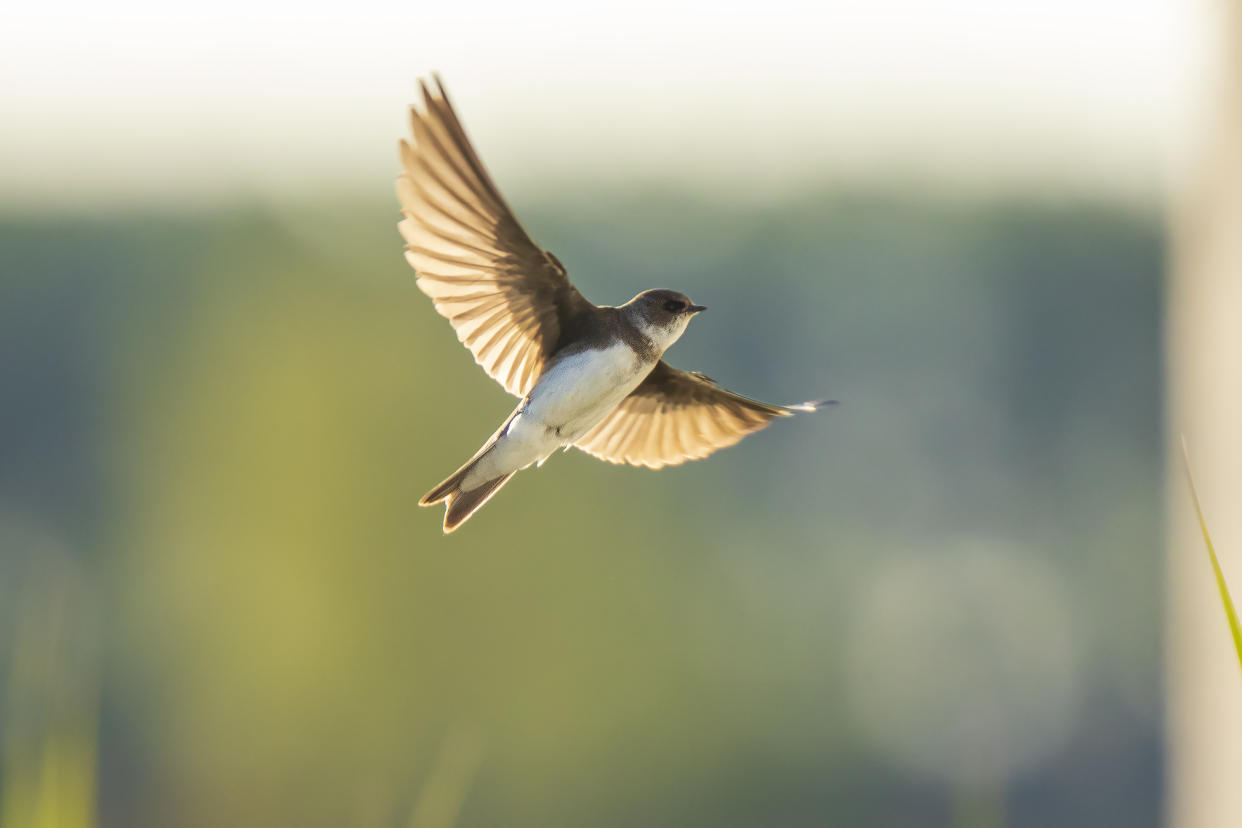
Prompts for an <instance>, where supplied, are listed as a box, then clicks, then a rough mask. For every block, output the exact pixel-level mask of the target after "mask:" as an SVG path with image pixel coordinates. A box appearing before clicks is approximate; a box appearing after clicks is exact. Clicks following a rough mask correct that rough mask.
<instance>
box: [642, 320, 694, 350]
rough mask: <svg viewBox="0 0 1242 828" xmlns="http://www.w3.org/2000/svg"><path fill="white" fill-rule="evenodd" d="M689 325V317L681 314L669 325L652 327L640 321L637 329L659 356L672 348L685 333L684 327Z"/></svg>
mask: <svg viewBox="0 0 1242 828" xmlns="http://www.w3.org/2000/svg"><path fill="white" fill-rule="evenodd" d="M689 324H690V316H689V315H688V314H683V315H681V316H678V317H677V318H676V319H674V320H673V323H672V324H671V325H667V326H665V325H653V324H651V323H649V322H648V321H647V320H645V319H640V320H639V323H638V329H639V330H640V331H642V333H643V335H644V336H646V337H647V338H648V339H650V340H651V342H652V344H654V345H655V347H656V350H658V351H659V352H660V353H661V354H663V353H664V352H665V351H667V350H668V349H669V348H671V347H672V346H673V343H674V342H676V341H677V340H678V339H681V335H682V334H683V333H685V332H686V326H687V325H689Z"/></svg>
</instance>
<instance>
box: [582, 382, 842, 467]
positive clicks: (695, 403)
mask: <svg viewBox="0 0 1242 828" xmlns="http://www.w3.org/2000/svg"><path fill="white" fill-rule="evenodd" d="M830 404H831V402H829V401H825V402H813V403H802V404H801V405H789V406H786V405H768V404H767V403H761V402H759V401H758V400H752V399H748V398H746V397H742V396H739V395H737V394H734V393H733V392H732V391H726V390H725V389H723V388H721V387H720V386H719V385H717V384H716V383H715V382H713V381H712V380H711V379H709V378H707V377H705V376H703V375H702V374H692V373H689V372H686V371H679V370H677V369H676V368H673V367H672V366H670V365H669V364H668V363H666V362H665V361H664V360H660V362H659V363H658V364H657V365H656V367H655V370H653V371H652V372H651V373H650V374H649V375H648V376H647V379H645V380H643V382H642V384H641V385H639V386H638V388H636V389H634V391H633V393H631V394H630V395H629V396H628V397H626V398H625V399H624V400H622V401H621V404H620V405H619V406H617V408H616V409H615V410H614V411H613V412H612V413H611V414H609V415H608V416H607V417H605V418H604V420H603V422H601V423H600V424H599V425H597V426H595V428H593V429H591V430H590V431H588V432H587V433H586V435H585V436H583V438H582V439H581V440H579V441H578V442H577V443H575V444H574V445H575V446H577V447H578V448H580V449H582V450H583V451H585V452H586V453H588V454H593V455H595V456H596V457H598V458H599V459H601V460H607V461H608V462H609V463H629V464H630V465H633V466H647V467H648V468H652V469H658V468H660V467H662V466H676V465H677V464H679V463H684V462H686V461H687V460H698V459H700V458H703V457H706V456H707V455H709V454H711V453H712V452H713V451H715V450H716V449H722V448H725V447H726V446H731V445H733V444H734V443H736V442H738V441H739V440H741V439H742V438H743V437H745V436H746V435H747V434H750V433H751V432H754V431H758V430H759V429H761V428H763V427H764V426H766V425H767V424H768V423H769V422H771V421H772V420H773V419H775V418H776V417H790V416H793V414H795V413H797V412H799V411H815V410H817V409H819V408H822V407H823V406H825V405H830Z"/></svg>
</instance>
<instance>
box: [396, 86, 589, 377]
mask: <svg viewBox="0 0 1242 828" xmlns="http://www.w3.org/2000/svg"><path fill="white" fill-rule="evenodd" d="M420 84H421V88H422V106H421V108H420V107H417V106H412V107H410V133H411V135H412V137H413V142H409V141H404V140H403V141H401V142H400V145H399V147H398V154H399V157H400V160H401V168H402V172H401V175H400V176H399V177H398V179H397V198H398V199H399V200H400V202H401V212H402V220H401V221H400V222H399V223H398V228H399V229H400V231H401V235H402V237H403V238H404V239H405V242H406V251H405V257H406V260H407V261H408V262H409V263H410V266H411V267H413V268H414V271H415V274H416V275H417V282H418V287H419V289H420V290H422V292H423V293H425V294H427V296H429V297H430V298H431V300H432V302H433V303H434V305H435V308H436V311H437V312H438V313H439V314H440V315H441V316H444V317H446V318H447V319H448V320H449V323H450V324H451V325H452V326H453V328H454V329H455V330H456V332H457V338H458V339H459V340H461V342H462V343H463V344H464V345H465V346H466V347H467V348H468V349H469V350H470V352H471V354H473V355H474V359H475V361H476V362H478V363H479V365H481V366H482V367H483V369H484V370H485V371H487V373H488V375H489V376H491V377H492V378H493V379H495V380H496V381H497V382H499V383H500V384H501V385H503V386H504V387H505V390H506V391H508V392H509V393H510V394H513V395H515V396H519V397H521V396H525V395H526V393H527V392H528V391H529V390H530V388H531V386H533V385H534V383H535V381H536V380H537V379H538V377H539V374H540V373H541V372H542V370H543V366H544V364H545V362H546V360H547V358H548V357H549V356H551V355H552V354H553V353H555V352H556V349H557V348H558V347H559V345H560V344H561V342H562V338H563V336H564V335H565V333H566V330H567V329H568V328H571V327H573V326H574V325H575V324H577V323H578V322H580V321H581V319H582V318H583V317H585V316H587V315H590V314H592V313H593V312H595V311H596V310H597V309H596V308H595V306H594V305H592V304H591V303H590V302H588V301H587V300H586V299H585V298H583V296H582V294H581V293H579V292H578V290H577V289H576V288H575V287H574V286H573V285H572V284H571V283H570V281H569V277H568V276H567V274H566V273H565V269H564V268H563V267H562V266H561V264H560V262H559V261H557V259H556V257H554V256H553V255H552V254H550V253H548V252H546V251H544V250H542V249H541V248H540V247H539V246H538V245H536V244H535V243H534V242H533V241H532V240H531V238H530V236H529V235H527V233H526V231H525V230H523V229H522V226H521V225H520V224H519V223H518V220H517V218H516V217H515V216H514V215H513V212H512V211H511V210H510V209H509V206H508V205H507V204H506V203H505V200H504V198H503V197H501V195H500V191H499V190H498V189H497V188H496V185H495V184H494V183H493V182H492V179H491V176H490V175H488V173H487V170H486V169H485V168H484V166H483V162H482V161H480V160H479V157H478V155H477V154H476V153H475V151H474V148H473V146H472V145H471V143H470V139H469V138H468V137H467V136H466V132H465V130H464V129H463V128H462V126H461V122H460V121H459V120H458V118H457V114H456V113H455V112H454V111H453V105H452V103H451V102H450V101H449V98H448V95H447V94H446V93H445V91H444V86H443V84H441V83H440V81H439V78H436V79H435V84H434V87H433V86H430V85H428V84H427V83H426V82H420Z"/></svg>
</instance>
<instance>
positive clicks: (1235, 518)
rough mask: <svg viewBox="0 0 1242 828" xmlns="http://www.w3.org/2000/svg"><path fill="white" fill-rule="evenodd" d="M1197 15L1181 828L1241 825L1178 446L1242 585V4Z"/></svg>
mask: <svg viewBox="0 0 1242 828" xmlns="http://www.w3.org/2000/svg"><path fill="white" fill-rule="evenodd" d="M1200 2H1201V3H1202V4H1203V5H1202V10H1203V12H1204V14H1205V15H1206V16H1207V17H1208V18H1210V24H1209V25H1207V26H1205V29H1204V31H1205V33H1209V34H1210V35H1211V36H1212V37H1215V38H1217V40H1216V42H1215V43H1213V44H1212V46H1214V47H1215V48H1216V50H1217V51H1215V52H1214V54H1213V57H1214V58H1216V59H1215V60H1214V61H1212V63H1211V67H1212V70H1211V72H1210V76H1209V77H1207V78H1205V79H1204V80H1205V84H1204V86H1203V88H1202V89H1201V90H1200V91H1201V93H1202V100H1201V102H1200V103H1201V104H1202V106H1201V109H1200V112H1199V113H1198V115H1199V117H1198V118H1197V124H1196V125H1195V128H1194V129H1193V130H1192V132H1193V137H1192V138H1191V141H1190V143H1189V145H1188V146H1189V147H1190V149H1191V151H1190V153H1189V154H1188V156H1187V158H1186V159H1185V161H1186V163H1184V164H1182V165H1180V166H1181V169H1182V172H1181V174H1180V176H1179V177H1178V180H1177V182H1176V187H1175V191H1174V193H1173V196H1174V198H1173V202H1172V203H1173V207H1172V210H1171V211H1170V223H1171V227H1170V229H1171V233H1170V237H1171V240H1172V255H1171V260H1170V264H1171V278H1170V282H1169V293H1168V300H1169V301H1168V319H1167V327H1166V336H1167V340H1166V349H1167V357H1168V361H1167V365H1168V372H1169V374H1168V393H1169V405H1168V414H1169V418H1170V423H1169V425H1170V428H1169V429H1168V432H1167V433H1168V434H1171V435H1174V436H1173V437H1170V438H1169V439H1168V440H1167V455H1166V457H1167V462H1166V466H1165V468H1166V470H1167V471H1166V479H1167V481H1168V486H1167V491H1168V502H1169V514H1170V518H1171V519H1170V527H1169V562H1168V575H1169V579H1168V607H1167V618H1168V630H1167V635H1166V647H1167V668H1166V669H1167V682H1168V700H1169V706H1168V744H1169V771H1168V779H1169V798H1168V802H1169V811H1168V818H1169V819H1168V822H1169V824H1170V825H1173V826H1177V827H1178V828H1216V827H1217V826H1222V825H1242V681H1240V680H1239V677H1238V667H1237V660H1236V656H1235V655H1234V652H1233V645H1232V643H1231V640H1230V635H1229V629H1228V627H1227V625H1226V621H1225V617H1224V612H1223V610H1222V608H1221V604H1220V600H1219V599H1218V597H1217V593H1216V586H1215V583H1214V581H1213V578H1212V570H1211V567H1210V565H1209V562H1208V560H1207V557H1206V552H1205V550H1204V548H1203V538H1202V536H1201V535H1200V534H1199V529H1198V525H1197V523H1196V521H1195V518H1194V515H1193V511H1192V505H1191V501H1190V496H1189V494H1188V493H1187V491H1186V484H1185V481H1184V475H1183V474H1182V473H1181V462H1180V458H1179V456H1178V453H1179V452H1180V446H1179V444H1178V441H1177V440H1176V437H1175V435H1176V434H1177V433H1178V432H1179V431H1180V432H1183V433H1184V434H1185V435H1186V439H1187V441H1188V443H1189V446H1190V455H1191V457H1192V459H1193V462H1194V469H1195V476H1196V478H1197V480H1198V483H1199V486H1200V495H1201V497H1202V498H1203V508H1204V511H1205V513H1206V515H1207V520H1208V522H1209V525H1210V526H1211V528H1212V537H1213V540H1214V541H1215V544H1216V549H1217V552H1218V553H1219V555H1220V559H1221V567H1222V569H1223V570H1224V574H1225V578H1226V579H1227V580H1228V581H1229V583H1230V585H1234V584H1239V583H1242V509H1239V508H1238V502H1239V498H1240V497H1242V0H1200ZM1234 589H1235V594H1236V589H1237V587H1236V586H1235V587H1234Z"/></svg>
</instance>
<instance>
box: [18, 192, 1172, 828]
mask: <svg viewBox="0 0 1242 828" xmlns="http://www.w3.org/2000/svg"><path fill="white" fill-rule="evenodd" d="M519 207H520V209H519V212H520V213H521V214H522V215H523V217H524V219H525V221H526V222H527V225H528V228H529V229H530V230H531V232H532V235H534V237H535V238H536V239H538V240H539V241H540V242H541V243H542V244H544V245H545V246H547V247H548V248H549V249H551V250H553V251H554V252H556V253H557V254H558V256H559V257H560V258H561V259H562V260H563V261H564V262H565V263H566V265H567V266H568V268H569V270H570V272H571V274H572V276H573V278H574V280H575V282H576V283H577V284H578V285H579V287H580V288H581V289H582V290H583V292H584V293H585V294H586V295H587V296H588V297H589V298H591V299H593V300H594V301H597V302H602V303H609V304H612V303H617V302H623V301H625V300H627V299H628V298H629V297H630V296H632V295H633V294H634V293H637V292H638V291H640V290H643V289H646V288H650V287H671V288H675V289H679V290H682V291H684V292H686V293H687V294H689V295H690V296H692V297H693V298H694V299H695V300H696V301H699V302H702V303H703V304H706V305H709V306H711V308H712V310H711V312H710V313H709V314H706V315H704V316H703V317H700V318H699V319H698V320H696V322H695V324H694V325H693V326H692V327H691V330H690V331H689V333H688V334H687V336H686V337H685V338H684V340H683V341H682V342H681V343H679V344H678V345H677V346H676V347H675V348H674V350H673V351H672V352H670V354H669V360H670V361H671V362H672V363H673V364H675V365H677V366H679V367H683V368H687V369H693V370H699V371H703V372H705V373H707V374H709V375H711V376H713V377H714V378H716V379H717V380H718V381H720V382H721V383H722V384H723V385H725V386H726V387H729V388H731V389H735V390H737V391H739V392H741V393H745V394H749V395H754V396H756V397H759V398H762V399H771V400H773V401H777V402H781V401H784V402H792V401H797V400H802V399H807V398H814V397H820V396H824V397H833V398H836V399H838V400H840V401H841V402H842V405H841V406H840V407H838V408H837V409H836V410H833V411H831V412H830V413H826V414H823V415H819V416H816V417H801V418H797V419H795V420H792V421H788V422H782V423H778V424H776V425H775V426H774V427H773V428H771V429H769V430H768V431H765V432H764V433H762V434H760V435H757V436H755V437H752V438H750V439H748V440H746V441H744V442H743V443H742V444H740V445H739V446H737V447H736V448H733V449H730V450H727V451H724V452H722V453H720V454H718V455H716V456H713V457H712V458H710V459H708V460H706V461H702V462H698V463H693V464H689V465H687V466H685V467H680V468H675V469H669V470H665V471H661V472H659V473H653V472H650V471H647V470H642V469H630V468H618V467H613V466H608V465H605V464H602V463H599V462H598V461H595V460H593V459H591V458H589V457H587V456H585V455H582V454H580V453H578V452H569V453H568V454H565V455H558V456H556V457H554V458H552V460H551V461H550V462H549V463H548V464H547V465H546V466H545V467H544V468H543V469H541V470H538V471H534V470H532V471H528V472H525V473H523V474H522V475H520V476H519V477H518V478H517V479H516V481H515V482H514V483H512V484H511V485H510V486H508V487H507V488H506V489H505V490H504V491H503V492H502V493H501V494H500V495H499V496H498V497H497V498H496V499H495V500H494V501H492V503H490V504H489V505H488V506H487V508H486V509H484V510H483V511H482V512H481V513H480V514H479V515H478V516H476V518H475V519H474V520H472V521H471V523H470V524H469V525H468V526H466V527H465V528H464V529H463V530H462V531H460V532H459V533H457V534H456V535H453V536H451V537H447V538H446V537H443V536H441V534H440V529H439V525H440V516H439V514H438V511H432V510H420V509H418V508H417V506H416V505H415V504H416V501H417V499H418V496H419V495H420V494H422V492H423V491H425V490H426V489H427V488H428V487H430V486H431V485H432V484H434V483H435V482H437V481H438V480H440V479H441V478H442V477H443V476H444V475H445V474H447V473H448V472H450V471H452V469H454V468H455V467H456V466H457V465H458V464H459V463H460V462H461V461H462V460H464V459H465V458H466V457H468V456H469V455H470V454H471V453H472V452H473V451H474V450H475V448H477V446H478V445H479V444H480V443H481V442H482V440H484V439H485V438H486V437H487V435H488V434H489V433H491V431H492V429H493V428H494V427H495V426H496V424H497V423H499V422H500V420H501V419H502V418H503V417H504V416H505V414H506V413H507V412H508V411H509V409H510V408H511V405H512V400H511V399H509V398H507V397H506V396H505V395H504V393H503V391H502V390H501V389H500V388H499V387H498V386H496V385H495V384H494V383H493V382H492V381H491V380H489V379H488V378H487V377H486V376H485V375H484V374H483V372H482V371H481V370H479V369H477V368H476V367H475V366H474V365H473V362H472V360H471V358H470V356H469V354H468V353H467V352H466V351H465V349H463V348H461V347H460V345H458V344H457V342H456V341H455V337H454V336H453V333H452V331H451V330H450V328H449V327H448V325H447V324H446V323H445V322H444V320H442V319H440V318H439V317H438V316H437V315H436V314H435V312H434V310H433V309H432V308H431V306H430V303H429V302H428V301H427V299H426V298H425V297H423V296H422V295H421V294H420V293H419V291H418V290H417V287H416V286H415V283H414V279H413V278H412V275H411V273H410V272H409V271H408V269H407V268H406V265H405V264H404V262H403V261H402V259H401V255H400V242H399V239H398V237H397V235H396V231H395V219H396V215H395V209H393V208H391V206H390V204H389V203H388V202H387V201H384V200H383V199H376V200H375V201H374V202H365V203H339V202H333V201H331V200H330V199H329V198H327V196H326V195H325V197H324V199H323V200H322V201H321V202H317V203H312V204H298V205H258V204H255V205H248V206H240V207H237V208H235V209H231V210H223V209H221V210H201V211H191V210H186V211H184V212H182V213H178V214H161V215H156V214H133V215H114V216H107V217H94V216H86V215H75V216H61V215H49V216H46V217H41V218H40V217H36V218H16V217H14V216H12V215H11V214H10V215H9V216H8V218H6V219H4V221H3V224H2V226H0V257H2V259H0V264H2V266H3V273H2V276H0V371H3V377H4V382H3V385H2V386H0V418H2V419H0V450H2V452H3V457H4V461H3V463H0V530H2V532H3V538H4V539H5V542H4V543H2V544H0V574H2V575H4V576H5V577H4V578H3V579H2V580H0V641H2V642H4V643H3V644H2V645H0V646H3V647H5V648H10V647H12V646H17V645H13V644H12V643H11V642H13V641H14V640H16V638H17V637H18V636H17V634H16V632H15V630H16V629H17V628H18V626H20V623H21V621H20V617H19V616H20V615H21V612H20V611H19V610H18V609H17V607H18V604H19V603H20V602H19V600H18V594H19V593H20V592H21V586H20V585H21V584H23V583H28V579H26V577H25V575H24V574H23V573H27V572H29V571H32V567H35V566H36V565H39V562H41V561H46V559H47V558H48V557H49V556H51V557H54V558H56V559H58V560H62V559H63V561H65V562H67V563H66V566H70V565H71V566H72V568H73V569H74V571H76V572H79V575H78V576H76V577H78V579H79V580H80V581H82V582H83V584H84V585H85V586H83V587H82V590H83V591H85V592H86V593H87V594H88V595H89V600H90V601H91V602H92V604H93V605H94V606H96V607H97V611H96V612H94V614H93V615H91V616H89V617H90V618H91V619H93V620H90V621H86V620H82V621H81V625H80V626H81V629H80V631H79V633H78V634H79V635H81V636H89V637H90V638H91V640H95V641H97V642H98V644H97V650H98V654H97V659H98V670H99V676H100V678H99V683H98V689H97V695H98V705H99V709H100V711H101V715H100V721H99V726H98V734H99V735H98V757H99V768H98V773H99V797H98V801H99V819H100V822H101V823H102V824H104V825H118V826H121V825H124V826H159V825H170V824H176V825H181V826H198V825H201V826H218V825H230V826H247V825H254V826H270V825H299V826H316V825H322V826H337V825H375V826H381V825H382V826H390V825H398V824H407V823H409V822H414V823H418V824H422V823H419V820H424V821H425V820H432V819H433V817H425V816H423V817H420V816H418V813H419V811H418V808H417V804H418V800H419V796H420V793H419V792H420V791H421V790H423V788H424V782H425V781H426V780H428V779H430V778H434V777H435V776H436V770H435V766H436V764H437V760H436V759H435V757H436V756H437V755H439V753H440V752H441V751H442V749H443V748H442V746H443V745H445V744H453V741H452V740H454V739H459V738H461V737H459V736H455V735H454V734H459V733H468V734H475V735H472V736H469V737H467V738H469V739H475V738H477V750H478V757H477V763H476V764H477V771H476V770H473V769H472V770H469V771H468V772H467V771H462V772H461V774H462V776H463V779H464V777H465V776H469V782H468V791H467V792H466V793H465V794H464V796H465V799H464V801H463V802H461V803H460V804H461V810H460V819H459V824H461V825H465V826H494V825H504V826H511V828H521V826H540V828H546V826H587V825H589V826H593V827H598V828H606V826H634V825H676V826H680V827H681V828H693V826H709V825H710V826H729V825H737V826H753V825H781V826H797V825H808V826H809V825H824V824H855V825H861V824H868V825H871V824H902V825H906V824H918V825H945V824H952V822H953V821H954V820H960V819H961V813H963V806H962V805H961V803H962V802H971V801H977V802H986V803H990V804H989V805H988V808H987V809H985V810H987V812H988V813H995V814H996V816H995V817H994V819H995V821H1000V820H1002V819H1003V820H1005V822H1006V824H1009V825H1013V826H1046V825H1052V824H1055V825H1060V826H1075V825H1082V826H1087V825H1092V826H1094V825H1098V824H1125V825H1131V826H1142V825H1156V824H1157V823H1158V822H1159V815H1160V806H1161V803H1160V800H1159V798H1160V793H1159V779H1160V773H1161V761H1162V760H1161V756H1160V750H1161V737H1160V723H1159V717H1160V705H1161V701H1160V692H1161V690H1160V680H1159V640H1160V625H1159V590H1158V586H1157V583H1158V578H1159V569H1160V563H1159V555H1158V547H1159V537H1160V522H1159V512H1160V480H1159V463H1160V457H1161V448H1160V442H1159V424H1160V421H1161V402H1160V400H1161V387H1160V357H1159V318H1160V297H1161V290H1162V285H1161V275H1160V274H1161V271H1162V259H1163V251H1162V242H1161V239H1160V237H1159V235H1158V233H1157V230H1156V226H1157V225H1156V221H1155V219H1154V218H1153V217H1151V216H1147V215H1142V214H1135V213H1131V212H1127V211H1125V210H1121V209H1118V208H1114V207H1109V206H1102V205H1090V204H1075V205H1065V204H1035V203H1029V202H990V203H956V204H955V203H946V202H939V201H935V200H930V199H922V198H915V197H909V196H906V195H902V194H895V193H870V194H868V193H860V194H853V195H840V196H834V197H830V198H828V197H823V198H807V199H804V200H801V201H797V202H791V203H785V204H780V205H776V206H772V207H768V208H763V209H759V208H749V209H748V208H742V207H734V206H731V205H727V204H707V203H705V202H703V201H700V200H696V199H693V198H687V197H681V196H677V195H674V194H670V193H661V192H630V193H597V192H591V193H554V194H550V195H547V196H546V200H545V201H544V202H542V203H537V204H535V205H534V206H529V205H525V206H523V205H519ZM32 533H34V534H38V535H39V536H49V537H52V538H55V539H56V548H57V549H58V550H59V551H56V552H54V553H49V552H47V551H45V550H42V547H39V546H38V545H33V546H32V545H31V544H29V543H26V542H24V541H20V538H24V537H29V536H30V535H31V534H32ZM14 539H18V540H14ZM937 573H954V574H953V575H952V576H945V577H936V574H937ZM74 617H77V618H79V619H84V616H80V615H78V616H74ZM84 658H86V657H85V656H84ZM0 663H11V660H6V661H3V662H0ZM91 663H94V662H91ZM4 684H5V686H7V687H9V688H10V689H9V690H8V691H7V692H8V693H9V694H10V695H11V694H12V693H13V691H12V689H11V688H12V687H13V686H14V684H13V681H9V682H5V683H4ZM90 686H91V687H92V688H94V687H95V685H90ZM981 688H982V689H983V690H986V693H985V692H982V690H981ZM92 692H96V691H94V690H93V691H92ZM5 709H6V710H13V709H15V708H14V707H13V705H12V704H9V706H8V707H7V708H5ZM891 722H900V723H903V724H902V726H901V728H900V730H899V731H894V730H893V729H892V728H891V727H890V726H889V724H888V723H891ZM20 727H22V724H21V722H18V721H14V719H13V718H12V716H11V715H9V716H6V720H5V721H4V723H3V728H4V731H5V733H6V734H8V733H10V732H11V731H13V730H14V729H15V728H20ZM7 739H8V737H7V736H6V740H7ZM446 740H448V741H447V742H446ZM9 741H11V740H8V741H6V744H8V743H9ZM472 744H473V743H472ZM474 749H476V748H468V749H466V753H467V754H468V753H469V751H470V750H474ZM18 758H19V757H15V756H14V754H13V753H11V752H6V754H5V756H4V762H5V763H6V775H5V778H6V779H8V778H11V776H12V773H13V771H12V770H11V767H12V766H13V765H14V763H15V762H16V761H18ZM457 761H459V762H460V763H463V766H470V767H471V768H474V767H475V764H472V763H475V759H473V758H471V757H469V756H467V758H465V759H459V760H457ZM428 784H429V783H428ZM444 784H448V785H449V787H450V788H452V785H453V784H457V783H444ZM465 784H466V782H465V781H462V785H463V786H464V785H465ZM8 795H12V791H8ZM442 796H444V797H446V800H445V801H446V802H448V803H449V804H447V805H443V806H435V807H437V808H440V809H441V811H440V812H444V813H450V814H451V813H453V812H455V810H456V806H455V805H454V804H453V803H454V802H455V800H454V799H453V797H454V796H456V794H453V793H451V792H450V793H448V794H443V795H442ZM427 808H431V809H432V810H434V808H432V806H425V808H424V810H423V813H426V812H427V810H426V809H427ZM966 811H970V809H969V808H966ZM975 811H978V809H975Z"/></svg>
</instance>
